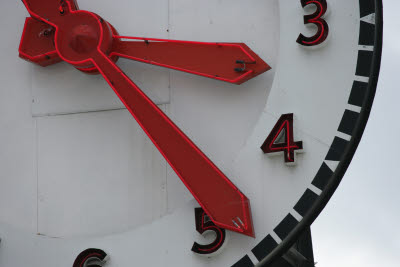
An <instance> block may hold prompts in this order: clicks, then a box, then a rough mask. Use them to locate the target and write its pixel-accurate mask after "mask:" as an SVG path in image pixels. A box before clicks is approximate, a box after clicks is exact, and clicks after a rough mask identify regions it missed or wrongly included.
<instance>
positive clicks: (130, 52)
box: [111, 35, 271, 84]
mask: <svg viewBox="0 0 400 267" xmlns="http://www.w3.org/2000/svg"><path fill="white" fill-rule="evenodd" d="M114 39H115V41H114V45H113V48H112V51H113V52H112V53H111V55H116V56H120V57H124V58H129V59H132V60H136V61H141V62H145V63H149V64H153V65H157V66H162V67H166V68H170V69H174V70H179V71H184V72H188V73H192V74H196V75H200V76H204V77H208V78H213V79H217V80H221V81H225V82H230V83H235V84H242V83H244V82H245V81H247V80H249V79H251V78H254V77H256V76H258V75H260V74H261V73H264V72H265V71H267V70H269V69H271V67H270V66H268V64H267V63H265V62H264V61H263V60H262V59H261V58H260V57H259V56H258V55H257V54H256V53H254V52H253V51H252V50H251V49H250V48H249V47H248V46H247V45H245V44H243V43H204V42H190V41H175V40H164V39H150V38H138V37H124V36H115V35H114ZM121 39H130V41H121Z"/></svg>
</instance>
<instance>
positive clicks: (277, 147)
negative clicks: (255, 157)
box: [261, 113, 303, 163]
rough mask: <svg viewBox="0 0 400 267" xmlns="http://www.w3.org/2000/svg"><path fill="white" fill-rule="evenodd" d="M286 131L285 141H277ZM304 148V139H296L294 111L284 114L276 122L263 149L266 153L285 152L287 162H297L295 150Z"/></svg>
mask: <svg viewBox="0 0 400 267" xmlns="http://www.w3.org/2000/svg"><path fill="white" fill-rule="evenodd" d="M282 133H284V136H285V142H282V143H277V139H278V137H279V136H281V134H282ZM302 149H303V142H302V141H297V142H295V141H294V137H293V113H289V114H283V115H282V116H281V117H280V118H279V120H278V122H277V123H276V124H275V126H274V128H273V129H272V131H271V133H270V134H269V135H268V137H267V139H265V141H264V143H263V144H262V146H261V150H262V151H263V152H264V153H265V154H271V153H277V152H283V155H284V158H285V162H286V163H294V162H295V155H294V153H295V151H296V150H299V151H301V150H302Z"/></svg>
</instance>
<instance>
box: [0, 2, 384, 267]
mask: <svg viewBox="0 0 400 267" xmlns="http://www.w3.org/2000/svg"><path fill="white" fill-rule="evenodd" d="M44 2H46V4H47V5H44V4H43V3H44ZM24 4H25V5H26V6H25V5H24ZM78 4H79V7H78ZM381 5H382V4H381V1H380V0H376V1H373V0H363V1H361V0H350V1H334V0H313V1H307V0H297V1H285V0H257V1H251V2H246V1H240V0H233V1H232V0H230V1H211V0H205V1H194V0H169V1H166V0H146V1H132V0H118V1H105V0H96V1H95V0H80V1H79V3H76V2H75V1H72V0H65V1H59V0H54V1H53V0H46V1H36V0H29V1H28V0H24V1H23V3H17V2H12V3H11V2H4V1H3V2H1V3H0V8H1V10H7V12H4V14H3V15H2V17H1V22H2V23H1V24H0V29H1V32H2V33H3V37H4V38H3V40H2V42H1V43H0V48H1V49H0V53H1V58H2V61H1V63H0V69H1V72H0V77H1V81H2V90H1V92H2V98H1V105H0V107H1V111H0V126H1V138H0V142H1V147H2V149H1V153H0V159H1V161H0V162H1V168H0V174H1V175H0V177H1V179H0V182H1V186H0V200H1V201H0V229H1V230H0V233H1V234H0V238H1V239H2V246H1V247H0V265H1V266H3V265H4V266H25V265H30V266H71V265H73V266H86V265H87V264H89V263H90V262H91V263H96V264H98V265H103V264H107V266H110V267H113V266H130V265H132V264H133V265H135V266H136V265H138V266H143V265H146V266H237V267H239V266H240V267H248V266H254V265H257V264H258V263H260V264H263V263H265V262H266V261H270V260H273V259H274V258H276V257H278V256H280V254H282V253H283V251H284V250H285V249H287V248H288V247H290V246H291V245H292V244H293V243H294V242H295V241H296V238H297V237H298V236H299V234H301V232H302V231H303V230H304V229H305V228H306V227H308V226H309V225H310V224H311V223H312V222H313V220H314V219H315V218H316V217H317V216H318V214H319V213H320V212H321V210H322V209H323V207H324V206H325V205H326V203H327V202H328V200H329V198H330V197H331V196H332V194H333V192H334V191H335V189H336V187H337V186H338V184H339V182H340V180H341V178H342V177H343V175H344V172H345V171H346V169H347V167H348V165H349V163H350V161H351V158H352V156H353V154H354V152H355V150H356V147H357V145H358V143H359V141H360V138H361V135H362V132H363V129H364V127H365V125H366V122H367V119H368V115H369V111H370V108H371V105H372V101H373V97H374V92H375V88H376V83H377V79H378V74H379V64H380V53H381V42H382V38H381V31H382V17H381V11H382V10H381ZM54 7H56V8H54ZM27 10H28V11H29V13H27ZM54 10H55V11H54ZM78 10H86V11H90V12H93V13H90V12H84V11H78ZM94 13H95V14H97V15H98V16H101V18H100V17H97V16H96V15H94ZM29 14H30V15H32V17H33V18H30V19H27V20H26V21H25V17H30V16H29ZM24 23H25V24H24ZM24 28H25V30H24V34H23V38H22V41H21V35H22V32H23V29H24ZM127 36H136V37H135V38H130V37H127ZM107 38H109V39H107ZM99 40H101V41H99ZM104 40H108V41H109V43H110V44H111V45H110V46H109V47H106V45H107V42H108V41H107V42H106V41H104ZM170 40H189V41H190V42H187V41H186V42H181V41H170ZM19 45H20V48H19V52H20V57H22V58H24V59H27V60H30V61H32V62H34V63H37V64H41V65H48V66H47V67H46V68H43V67H42V66H37V65H34V64H31V63H29V62H27V61H24V60H21V58H19V57H18V56H17V50H18V46H19ZM157 53H158V54H157ZM117 56H118V57H120V59H119V60H118V62H117V63H114V61H116V60H117ZM131 59H134V60H133V61H132V60H131ZM59 61H66V62H60V63H58V62H59ZM53 63H58V64H53ZM68 63H70V64H68ZM146 63H151V64H146ZM115 64H116V65H117V66H118V67H116V65H115ZM71 65H73V66H71ZM226 65H227V66H228V67H227V68H226ZM77 68H78V69H80V70H81V71H78V70H77ZM119 68H120V69H122V70H123V71H124V73H125V75H124V74H122V73H121V72H120V71H119ZM85 72H86V73H85ZM87 72H92V73H93V72H99V73H100V75H87ZM128 77H129V78H130V79H131V80H129V78H128ZM139 88H140V89H139ZM113 89H114V90H113ZM140 90H142V91H143V93H144V94H142V93H141V91H140ZM132 92H135V93H136V95H134V94H132ZM153 103H154V104H153ZM132 115H133V117H134V118H133V117H132ZM135 119H136V120H135ZM160 152H161V153H160ZM21 254H22V255H23V256H21ZM84 264H86V265H84Z"/></svg>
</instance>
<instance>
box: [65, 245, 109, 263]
mask: <svg viewBox="0 0 400 267" xmlns="http://www.w3.org/2000/svg"><path fill="white" fill-rule="evenodd" d="M93 258H95V259H98V260H99V261H100V262H105V261H107V253H105V252H104V251H103V250H101V249H97V248H89V249H86V250H84V251H83V252H81V253H80V254H79V255H78V257H76V259H75V261H74V265H72V267H83V266H84V264H85V263H86V262H87V261H88V260H89V259H93ZM90 266H99V267H101V266H102V265H90Z"/></svg>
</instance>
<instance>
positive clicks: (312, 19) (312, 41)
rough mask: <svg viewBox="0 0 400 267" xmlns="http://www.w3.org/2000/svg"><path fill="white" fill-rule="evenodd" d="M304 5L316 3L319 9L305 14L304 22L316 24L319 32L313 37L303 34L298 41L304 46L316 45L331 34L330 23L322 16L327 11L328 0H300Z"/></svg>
mask: <svg viewBox="0 0 400 267" xmlns="http://www.w3.org/2000/svg"><path fill="white" fill-rule="evenodd" d="M300 1H301V5H302V6H303V8H304V7H306V6H308V5H311V4H314V5H315V6H316V7H317V10H316V11H315V12H314V14H311V15H306V16H304V24H311V23H312V24H315V25H316V26H317V27H318V31H317V33H316V34H315V35H314V36H312V37H306V36H304V35H303V34H300V35H299V38H297V42H298V43H299V44H301V45H303V46H316V45H319V44H321V43H323V42H324V41H325V40H326V38H327V37H328V34H329V26H328V23H327V22H326V21H325V20H324V19H322V18H321V17H322V16H323V15H324V14H325V13H326V11H327V9H328V5H327V3H326V0H300Z"/></svg>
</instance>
